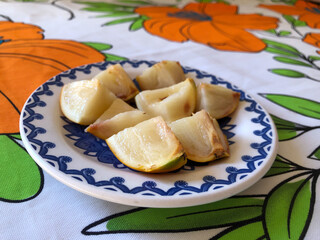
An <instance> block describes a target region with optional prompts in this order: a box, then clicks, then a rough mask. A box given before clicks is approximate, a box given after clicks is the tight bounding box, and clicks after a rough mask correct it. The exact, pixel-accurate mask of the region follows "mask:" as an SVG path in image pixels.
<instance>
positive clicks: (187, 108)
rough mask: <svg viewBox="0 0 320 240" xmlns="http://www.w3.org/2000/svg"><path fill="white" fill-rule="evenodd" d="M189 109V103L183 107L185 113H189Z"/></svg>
mask: <svg viewBox="0 0 320 240" xmlns="http://www.w3.org/2000/svg"><path fill="white" fill-rule="evenodd" d="M190 108H191V106H190V104H189V102H186V103H185V104H184V106H183V110H184V112H185V113H189V111H190Z"/></svg>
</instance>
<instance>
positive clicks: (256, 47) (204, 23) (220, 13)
mask: <svg viewBox="0 0 320 240" xmlns="http://www.w3.org/2000/svg"><path fill="white" fill-rule="evenodd" d="M237 11H238V7H237V6H235V5H227V4H224V3H189V4H187V5H186V6H185V7H183V8H175V7H159V6H152V7H138V8H136V9H135V12H136V13H138V14H140V15H144V16H147V17H149V19H147V20H146V21H145V22H144V28H145V29H146V31H148V32H149V33H151V34H153V35H157V36H159V37H162V38H165V39H168V40H171V41H176V42H185V41H188V40H191V41H194V42H198V43H202V44H205V45H208V46H210V47H212V48H215V49H218V50H223V51H240V52H259V51H261V50H263V49H264V48H265V47H266V45H265V43H263V42H262V41H261V40H260V39H259V38H257V37H255V36H254V35H253V34H251V33H249V32H247V31H246V30H268V29H273V28H276V27H277V22H278V19H277V18H273V17H265V16H261V15H258V14H237Z"/></svg>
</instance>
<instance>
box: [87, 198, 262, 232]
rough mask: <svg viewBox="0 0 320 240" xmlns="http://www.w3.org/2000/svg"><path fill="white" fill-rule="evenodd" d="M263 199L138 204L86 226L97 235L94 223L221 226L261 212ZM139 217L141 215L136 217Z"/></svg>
mask: <svg viewBox="0 0 320 240" xmlns="http://www.w3.org/2000/svg"><path fill="white" fill-rule="evenodd" d="M262 205H263V200H262V199H258V198H252V197H233V198H229V199H225V200H221V201H218V202H214V203H209V204H205V205H200V206H193V207H184V208H137V209H134V210H133V211H132V210H131V211H127V212H123V213H121V214H116V215H113V216H109V217H107V218H105V219H101V220H99V221H97V222H95V223H93V224H90V225H89V226H87V227H86V228H84V229H83V231H82V233H83V234H86V235H94V234H96V233H97V232H95V231H94V230H95V227H96V226H98V225H100V227H101V226H104V228H105V226H106V228H107V230H105V231H99V234H103V233H116V232H186V231H196V230H201V229H210V228H219V227H224V226H230V225H233V224H238V223H241V222H247V221H249V220H250V221H251V220H254V219H256V218H261V216H262ZM137 219H139V220H138V221H137Z"/></svg>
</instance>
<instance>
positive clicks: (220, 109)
mask: <svg viewBox="0 0 320 240" xmlns="http://www.w3.org/2000/svg"><path fill="white" fill-rule="evenodd" d="M239 101H240V93H239V92H235V91H232V90H231V89H228V88H225V87H222V86H218V85H214V84H209V83H200V84H199V86H197V107H196V109H197V111H199V110H201V109H204V110H206V111H207V112H208V113H209V114H210V116H211V117H213V118H215V119H220V118H224V117H226V116H228V115H230V114H231V113H232V112H234V111H235V110H236V108H237V107H238V105H239Z"/></svg>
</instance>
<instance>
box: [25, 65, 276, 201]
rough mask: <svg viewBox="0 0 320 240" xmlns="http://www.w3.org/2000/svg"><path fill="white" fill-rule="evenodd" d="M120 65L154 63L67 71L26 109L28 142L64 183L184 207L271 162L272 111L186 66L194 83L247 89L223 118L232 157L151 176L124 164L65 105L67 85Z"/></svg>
mask: <svg viewBox="0 0 320 240" xmlns="http://www.w3.org/2000/svg"><path fill="white" fill-rule="evenodd" d="M115 63H120V64H121V65H122V66H123V68H124V69H125V70H126V71H127V73H128V74H129V75H130V76H131V77H132V79H134V78H135V77H136V76H138V75H139V74H141V73H142V71H143V70H144V69H146V68H148V67H150V66H151V65H153V64H154V63H155V62H149V61H120V62H101V63H95V64H89V65H85V66H81V67H77V68H74V69H71V70H68V71H66V72H63V73H61V74H59V75H57V76H55V77H53V78H52V79H50V80H48V81H47V82H46V83H44V84H43V85H42V86H40V87H39V88H38V89H37V90H35V92H33V94H32V95H31V96H30V97H29V99H28V100H27V102H26V103H25V106H24V108H23V110H22V113H21V118H20V131H21V136H22V140H23V143H24V145H25V147H26V149H27V151H28V152H29V154H30V155H31V156H32V157H33V159H34V160H35V161H36V162H37V164H38V165H39V166H40V167H41V168H42V169H43V170H45V171H46V172H48V173H49V174H51V175H52V176H53V177H55V178H56V179H58V180H59V181H61V182H62V183H64V184H66V185H68V186H70V187H72V188H74V189H76V190H78V191H81V192H83V193H85V194H88V195H91V196H93V197H96V198H100V199H104V200H108V201H111V202H116V203H121V204H126V205H133V206H143V207H183V206H192V205H200V204H204V203H209V202H213V201H218V200H221V199H224V198H227V197H230V196H232V195H235V194H237V193H239V192H241V191H243V190H244V189H246V188H248V187H249V186H251V185H252V184H254V183H255V182H256V181H258V180H259V179H260V178H262V177H263V175H264V174H265V173H266V172H267V171H268V169H269V168H270V167H271V165H272V163H273V161H274V159H275V156H276V149H277V142H278V140H277V133H276V129H275V127H274V124H273V122H272V119H271V117H270V116H269V114H268V113H267V112H266V111H265V110H264V109H263V108H262V107H261V106H260V105H259V104H258V103H257V102H256V101H255V100H253V99H252V98H251V97H250V96H248V95H247V94H246V93H245V92H243V91H242V90H240V89H238V88H237V87H235V86H233V85H232V84H231V83H229V82H227V81H224V80H222V79H219V78H217V77H215V76H212V75H210V74H207V73H204V72H201V71H198V70H196V69H192V68H188V67H184V71H185V73H186V74H187V76H189V77H192V78H193V79H194V80H195V81H196V83H199V82H209V83H212V84H218V85H221V86H224V87H227V88H230V89H233V90H234V91H237V92H240V93H241V101H240V104H239V107H238V109H237V110H236V111H235V112H234V113H233V114H232V115H231V116H229V117H226V118H224V119H222V120H220V121H219V123H220V126H221V128H222V130H223V131H224V133H225V135H226V136H227V138H228V140H229V143H230V152H231V156H230V157H229V158H224V159H221V160H217V161H214V162H212V163H207V164H199V163H198V164H196V163H193V162H191V161H188V163H187V164H186V165H185V166H184V167H183V168H182V169H180V170H178V171H175V172H172V173H166V174H146V173H140V172H137V171H134V170H131V169H129V168H127V167H126V166H124V165H123V164H121V163H120V162H119V161H118V160H117V159H116V157H115V156H114V155H113V154H112V152H111V151H110V150H109V148H108V146H107V145H106V143H105V142H104V141H103V140H100V139H97V138H96V137H94V136H93V135H91V134H90V133H86V132H84V128H85V127H84V126H80V125H78V124H75V123H72V122H70V121H68V120H67V119H66V118H65V117H64V116H63V114H62V113H61V111H60V107H59V96H60V91H61V88H62V86H63V85H64V84H66V83H69V82H72V81H78V80H84V79H91V78H92V77H93V76H94V75H96V74H97V73H99V72H100V71H102V70H105V69H106V68H107V67H108V66H109V65H111V64H115Z"/></svg>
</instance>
